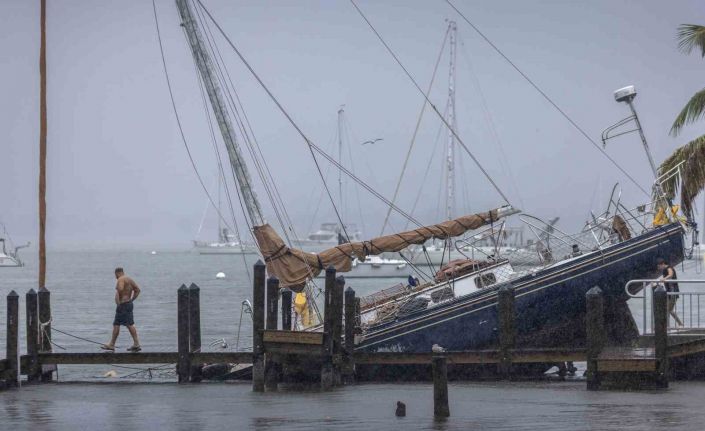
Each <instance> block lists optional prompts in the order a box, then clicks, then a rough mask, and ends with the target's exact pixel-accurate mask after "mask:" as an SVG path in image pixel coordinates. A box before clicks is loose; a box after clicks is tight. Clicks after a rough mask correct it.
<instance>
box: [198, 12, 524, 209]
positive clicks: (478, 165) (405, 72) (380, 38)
mask: <svg viewBox="0 0 705 431" xmlns="http://www.w3.org/2000/svg"><path fill="white" fill-rule="evenodd" d="M199 1H200V0H199ZM350 3H352V5H353V6H354V7H355V10H357V13H358V14H360V16H361V17H362V19H363V20H364V21H365V22H366V23H367V25H368V26H369V27H370V29H371V30H372V32H373V33H374V34H375V36H377V39H379V41H380V42H381V43H382V45H383V46H384V47H385V49H386V50H387V51H388V52H389V54H390V55H391V56H392V58H393V59H394V61H395V62H396V63H397V64H398V65H399V67H401V69H402V70H403V71H404V74H406V76H407V77H408V78H409V80H410V81H411V83H412V84H413V85H414V87H416V89H417V90H418V91H419V93H421V94H422V95H423V97H424V98H425V99H426V101H427V102H428V104H429V105H430V106H431V108H432V109H433V111H434V112H435V113H436V115H438V117H439V118H440V119H441V121H442V122H443V124H445V126H446V127H447V128H448V130H449V132H450V133H451V134H452V135H453V136H454V137H455V139H456V140H457V142H458V144H460V147H461V148H462V149H463V150H464V151H465V152H466V153H467V154H468V156H470V158H471V159H472V161H473V162H474V163H475V165H476V166H477V167H478V169H480V171H481V172H482V174H483V175H484V176H485V178H487V181H489V183H490V184H491V185H492V187H493V188H494V189H495V191H497V193H499V195H500V196H501V197H502V199H504V202H506V203H507V204H509V205H511V204H510V202H509V198H507V195H505V194H504V192H503V191H502V189H501V188H500V187H499V185H497V183H496V182H495V181H494V179H492V177H491V176H490V174H489V173H488V172H487V170H486V169H485V168H484V167H483V166H482V164H481V163H480V161H479V160H478V159H477V157H475V155H474V154H473V153H472V152H471V151H470V149H469V148H468V147H467V145H465V142H463V139H462V138H461V137H460V136H458V133H457V132H456V131H455V129H453V127H452V126H451V124H450V123H448V121H447V120H446V119H445V118H444V116H443V114H442V113H441V111H439V110H438V108H437V107H436V105H434V104H433V102H431V100H430V99H429V98H428V96H427V95H426V93H424V91H423V89H421V86H419V84H418V82H416V79H414V77H413V76H412V75H411V73H410V72H409V70H408V69H407V68H406V67H405V66H404V63H402V62H401V60H399V57H397V55H396V54H395V53H394V51H393V50H392V48H391V47H390V46H389V45H388V44H387V42H385V40H384V38H382V35H381V34H380V33H379V32H378V31H377V29H376V28H375V27H374V26H373V25H372V23H371V22H370V20H369V19H367V16H365V14H364V13H363V12H362V10H361V9H360V8H359V7H358V5H357V3H355V0H350Z"/></svg>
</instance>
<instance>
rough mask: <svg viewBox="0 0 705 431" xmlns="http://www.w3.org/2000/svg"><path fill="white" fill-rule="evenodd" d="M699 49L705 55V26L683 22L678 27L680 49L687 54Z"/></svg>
mask: <svg viewBox="0 0 705 431" xmlns="http://www.w3.org/2000/svg"><path fill="white" fill-rule="evenodd" d="M696 48H697V49H699V50H700V54H701V55H702V56H703V57H705V26H702V25H697V24H681V25H680V26H679V27H678V49H680V50H681V51H682V52H684V53H686V54H690V53H691V52H693V49H696Z"/></svg>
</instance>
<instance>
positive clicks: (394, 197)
mask: <svg viewBox="0 0 705 431" xmlns="http://www.w3.org/2000/svg"><path fill="white" fill-rule="evenodd" d="M449 34H450V26H448V28H446V33H445V35H444V36H443V43H442V44H441V49H440V51H439V52H438V59H436V65H435V66H434V68H433V74H432V75H431V82H429V83H428V89H427V90H426V93H425V94H426V96H428V95H429V94H431V89H432V88H433V82H434V81H435V79H436V72H437V71H438V66H439V65H440V64H441V58H442V57H443V51H444V50H445V46H446V42H447V41H448V35H449ZM427 104H428V102H427V101H426V98H424V101H423V104H422V105H421V112H420V113H419V118H418V119H417V120H416V127H414V133H413V134H412V135H411V142H410V143H409V149H408V150H407V151H406V157H405V158H404V163H403V164H402V167H401V173H399V181H397V185H396V187H395V188H394V194H393V195H392V202H396V201H397V197H398V196H399V189H400V188H401V182H402V180H403V179H404V173H405V172H406V167H407V165H408V163H409V158H410V157H411V151H412V150H413V149H414V144H415V143H416V136H417V135H418V133H419V129H420V128H421V120H422V119H423V114H424V113H425V112H426V105H427ZM391 213H392V209H391V208H388V209H387V214H386V215H385V216H384V223H382V229H380V231H379V235H380V236H382V235H383V234H384V228H386V227H387V223H388V222H389V216H390V215H391Z"/></svg>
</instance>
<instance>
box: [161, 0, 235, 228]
mask: <svg viewBox="0 0 705 431" xmlns="http://www.w3.org/2000/svg"><path fill="white" fill-rule="evenodd" d="M152 9H153V10H154V25H155V28H156V30H157V39H158V41H159V52H160V53H161V57H162V66H163V67H164V77H165V78H166V85H167V88H168V89H169V98H170V99H171V107H172V108H173V110H174V117H175V118H176V124H177V125H178V127H179V134H180V135H181V141H182V142H183V144H184V147H185V148H186V154H188V158H189V160H190V161H191V167H192V168H193V171H194V173H195V174H196V177H197V178H198V182H199V183H200V184H201V187H202V188H203V191H204V192H205V193H206V196H208V200H209V201H210V203H211V205H213V208H215V210H216V212H217V213H218V217H220V219H221V220H222V221H223V223H224V224H225V226H227V227H230V225H229V224H228V222H227V220H225V217H223V214H221V213H220V209H219V208H218V207H217V206H216V204H215V201H213V197H212V196H211V194H210V193H209V192H208V188H207V187H206V184H205V183H204V182H203V178H202V177H201V174H200V173H199V172H198V168H197V167H196V162H195V161H194V160H193V156H192V155H191V149H190V148H189V146H188V143H187V142H186V135H185V134H184V129H183V127H182V126H181V118H180V117H179V112H178V110H177V109H176V101H175V100H174V92H173V91H172V89H171V80H170V79H169V71H168V70H167V67H166V58H165V56H164V46H163V45H162V34H161V31H160V30H159V19H158V18H157V5H156V3H155V0H152Z"/></svg>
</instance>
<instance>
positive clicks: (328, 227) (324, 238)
mask: <svg viewBox="0 0 705 431" xmlns="http://www.w3.org/2000/svg"><path fill="white" fill-rule="evenodd" d="M345 230H346V231H347V232H348V235H350V241H359V240H360V238H361V236H362V234H361V233H360V231H359V230H358V229H357V226H355V225H354V224H346V225H345ZM340 235H342V229H341V228H340V224H339V223H323V224H321V227H320V228H319V229H318V230H317V231H315V232H311V233H310V234H309V235H308V236H307V237H306V238H303V239H297V240H294V245H296V246H297V247H306V246H334V245H338V244H339V243H341V242H348V241H347V240H342V241H341V238H340Z"/></svg>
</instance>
